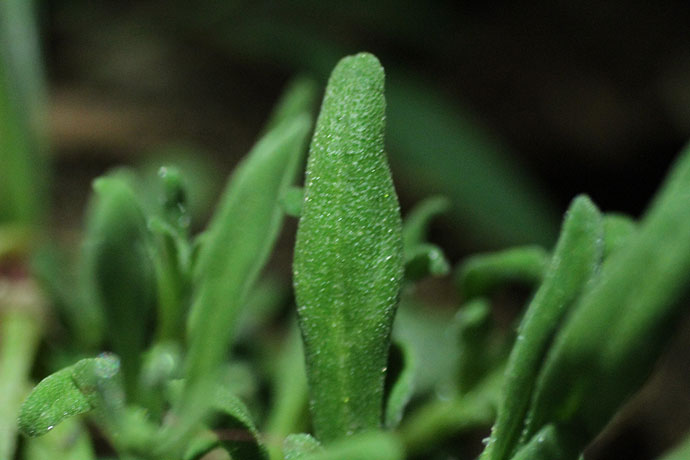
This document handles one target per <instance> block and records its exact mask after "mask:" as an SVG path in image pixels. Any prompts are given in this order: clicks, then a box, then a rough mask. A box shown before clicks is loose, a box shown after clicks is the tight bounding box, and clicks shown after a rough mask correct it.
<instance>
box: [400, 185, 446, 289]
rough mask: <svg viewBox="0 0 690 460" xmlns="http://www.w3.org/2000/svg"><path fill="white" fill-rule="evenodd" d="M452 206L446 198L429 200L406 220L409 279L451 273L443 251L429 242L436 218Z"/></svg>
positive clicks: (404, 227)
mask: <svg viewBox="0 0 690 460" xmlns="http://www.w3.org/2000/svg"><path fill="white" fill-rule="evenodd" d="M449 206H450V203H449V201H448V199H446V198H445V197H440V196H437V197H432V198H427V199H426V200H424V201H423V202H421V203H420V204H418V205H417V206H416V207H415V208H414V209H413V210H412V211H410V213H409V214H408V215H407V216H405V220H404V221H403V229H402V238H403V248H404V253H405V278H407V279H408V280H411V281H416V280H419V279H422V278H424V277H426V276H429V275H431V276H444V275H447V274H448V272H449V271H450V263H449V262H448V260H447V259H446V256H445V255H444V254H443V251H442V250H441V249H440V248H439V247H438V246H436V245H433V244H429V243H427V242H426V234H427V231H428V227H429V223H430V222H431V219H433V218H434V217H435V216H436V215H438V214H441V213H443V212H445V211H446V210H447V209H448V207H449Z"/></svg>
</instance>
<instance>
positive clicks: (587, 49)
mask: <svg viewBox="0 0 690 460" xmlns="http://www.w3.org/2000/svg"><path fill="white" fill-rule="evenodd" d="M37 13H38V24H39V31H40V44H41V48H42V54H43V63H44V64H43V65H44V72H45V75H46V76H47V82H46V86H47V100H48V106H49V109H48V120H49V123H48V126H49V135H48V144H49V147H48V148H47V149H46V150H47V151H48V152H49V153H48V155H49V157H50V161H51V166H52V169H53V176H52V179H51V181H50V184H51V185H50V192H49V196H50V203H51V205H50V210H51V211H50V215H51V217H50V220H51V225H52V226H54V228H55V229H56V236H57V238H59V239H61V240H63V241H65V242H67V243H69V242H76V241H78V239H79V231H80V228H81V223H82V217H83V213H84V209H85V205H86V202H87V197H88V193H89V190H90V183H91V180H92V179H93V178H94V177H96V176H97V175H99V174H102V173H103V172H105V171H106V170H108V169H109V168H111V167H113V166H115V165H120V164H130V165H138V166H141V165H151V167H155V165H156V164H158V162H160V161H171V160H170V159H171V158H176V159H177V160H175V161H179V162H181V163H183V166H184V164H189V165H190V167H191V168H192V169H194V170H195V171H196V172H195V173H194V174H196V175H197V177H201V178H202V180H200V183H199V187H198V196H197V197H196V198H195V197H192V199H193V200H194V199H197V200H198V201H199V202H200V204H199V206H198V208H199V209H201V210H206V212H207V211H208V210H209V209H210V206H211V205H212V203H213V202H214V200H215V197H216V196H217V194H218V192H219V190H220V187H221V186H222V184H223V181H224V180H225V178H226V177H227V174H228V173H229V172H230V171H231V170H232V168H233V166H234V165H235V164H236V163H237V162H238V161H239V159H240V158H241V157H242V155H244V154H245V153H246V152H247V151H248V150H249V148H250V147H251V145H252V143H253V142H254V140H255V139H256V138H257V136H258V135H259V133H260V131H261V129H262V127H263V124H264V122H265V121H266V119H267V117H268V116H269V113H270V111H271V109H272V107H273V104H274V103H275V101H276V100H277V99H278V97H279V95H280V94H281V91H282V90H283V89H284V87H285V85H286V84H287V83H288V82H289V81H290V80H291V79H292V78H294V77H295V76H298V75H306V76H308V77H311V78H313V79H315V80H316V81H317V82H319V85H321V86H323V84H324V83H325V80H326V78H327V76H328V73H329V72H330V69H331V68H332V67H333V66H334V64H335V63H336V62H337V60H338V59H339V58H341V57H342V56H344V55H347V54H352V53H354V52H357V51H370V52H372V53H374V54H376V55H377V56H378V57H379V59H380V60H381V62H382V64H383V66H384V67H385V69H386V73H387V81H386V84H387V99H388V112H387V116H388V127H387V136H388V137H387V141H386V142H387V149H388V153H389V159H390V162H391V167H392V169H393V177H394V180H395V182H396V186H397V188H398V190H399V194H400V197H401V203H402V207H403V213H404V212H405V211H407V210H409V209H410V207H411V206H412V205H413V204H414V203H416V202H417V201H419V200H420V199H421V198H423V197H426V196H429V195H432V194H442V195H445V196H447V197H449V198H450V199H451V201H452V202H453V207H452V209H451V211H450V212H449V213H448V214H447V215H446V216H445V217H444V218H442V219H440V220H439V221H438V222H437V223H436V224H435V226H434V228H433V229H432V240H433V241H434V242H436V243H438V244H439V245H440V246H441V247H443V248H444V249H445V250H446V251H447V254H448V256H449V258H450V260H451V261H452V262H453V263H457V262H458V261H459V260H461V259H462V258H463V257H465V256H466V255H468V254H470V253H474V252H477V251H483V250H489V249H496V248H504V247H507V246H510V245H516V244H524V243H539V244H543V245H545V246H546V247H550V246H551V245H552V244H553V242H554V241H555V237H556V234H557V231H558V227H559V224H560V219H561V217H562V212H563V211H564V210H565V209H566V207H567V205H568V203H569V201H570V200H571V199H572V198H573V196H574V195H575V194H577V193H582V192H584V193H587V194H589V195H590V196H591V197H592V199H593V200H594V202H595V203H597V204H598V205H599V206H600V207H601V209H602V210H604V211H620V212H624V213H628V214H630V215H632V216H635V217H637V216H639V215H640V214H641V213H642V212H643V210H644V207H645V204H646V203H647V201H648V200H649V198H650V197H651V195H652V194H653V192H654V190H655V189H656V187H657V186H658V184H659V183H660V181H661V179H662V178H663V176H664V174H665V171H666V170H667V168H668V167H669V165H670V163H671V162H672V160H673V158H674V157H675V156H676V154H677V153H678V152H679V151H680V150H681V148H682V147H683V145H684V144H685V142H686V141H687V140H688V139H689V138H690V28H688V23H690V8H688V5H687V2H680V1H678V2H674V1H669V0H666V1H657V2H642V1H632V2H587V1H585V2H563V1H560V2H546V1H514V2H501V1H495V2H491V1H489V2H482V1H474V2H456V1H451V0H447V1H441V0H436V1H421V0H397V1H393V0H382V1H366V0H353V1H350V2H336V1H323V0H295V1H284V2H281V1H262V0H258V1H232V0H227V1H218V0H215V1H214V0H197V1H195V2H188V1H181V0H139V1H133V0H130V1H127V0H118V1H113V0H110V1H106V0H51V1H47V0H44V1H39V2H37ZM161 159H164V160H161ZM196 217H197V222H195V225H196V226H197V228H199V227H201V226H203V223H204V222H205V219H206V218H207V214H204V212H203V211H202V212H200V213H198V215H197V216H196ZM293 224H294V223H293ZM291 232H294V225H293V226H292V227H290V228H288V229H287V231H286V235H285V236H284V237H283V239H282V240H281V246H280V248H279V249H278V252H277V256H276V258H275V260H274V262H273V269H274V270H276V271H277V272H278V273H281V275H280V276H284V277H285V279H288V278H289V269H288V267H289V263H290V259H291V250H292V241H293V234H292V233H291ZM430 283H432V284H431V285H430V286H427V287H426V289H427V291H429V292H433V293H434V295H435V296H437V297H439V298H437V299H435V300H437V301H438V302H439V303H442V304H443V303H445V304H454V303H456V302H457V298H456V297H455V293H454V292H453V289H452V287H451V283H450V281H449V280H441V281H432V282H430ZM434 283H435V284H434ZM422 290H424V286H422ZM686 326H688V324H686ZM682 329H683V330H685V331H688V330H690V327H683V328H682ZM689 346H690V334H688V333H687V332H686V333H684V334H680V335H679V337H677V338H675V339H674V342H673V345H672V346H671V350H670V352H669V353H668V354H667V355H666V356H665V358H664V359H663V360H662V364H661V365H660V366H659V369H658V372H657V373H656V374H655V376H654V378H653V379H652V381H651V383H650V384H649V385H648V386H647V387H646V389H645V391H644V392H643V393H642V395H641V396H639V397H637V398H636V399H635V400H634V401H632V402H631V403H630V404H629V405H628V406H627V408H626V410H625V411H624V413H623V414H622V416H621V417H619V418H618V419H617V420H616V421H615V422H614V423H613V424H612V426H611V427H610V429H609V430H608V431H607V432H606V433H605V434H604V435H603V436H602V437H601V438H600V439H599V440H598V441H597V442H596V443H595V445H594V446H592V448H591V449H590V451H589V452H588V455H587V459H591V460H595V459H618V458H626V459H649V458H653V457H654V456H656V455H657V454H659V453H660V452H661V451H662V450H663V449H665V448H667V447H669V446H670V445H671V444H672V443H673V442H674V441H676V440H678V439H680V437H681V436H682V435H683V434H684V433H685V432H686V431H687V430H688V429H690V384H689V383H688V381H689V380H690V379H688V375H689V374H690V372H689V371H690V357H688V355H687V353H686V350H687V349H688V347H689Z"/></svg>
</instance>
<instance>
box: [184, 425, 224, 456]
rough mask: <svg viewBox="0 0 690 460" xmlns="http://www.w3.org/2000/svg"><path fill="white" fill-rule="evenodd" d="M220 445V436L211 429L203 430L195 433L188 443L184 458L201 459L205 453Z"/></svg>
mask: <svg viewBox="0 0 690 460" xmlns="http://www.w3.org/2000/svg"><path fill="white" fill-rule="evenodd" d="M219 445H220V441H219V440H218V436H217V435H216V434H215V433H214V432H213V431H211V430H203V431H201V432H200V433H198V434H197V435H195V436H194V437H193V438H192V439H191V440H190V441H189V444H188V445H187V450H185V453H184V455H183V456H182V458H183V460H201V459H202V458H203V457H204V455H206V454H208V453H209V452H211V451H212V450H214V449H216V448H217V447H218V446H219Z"/></svg>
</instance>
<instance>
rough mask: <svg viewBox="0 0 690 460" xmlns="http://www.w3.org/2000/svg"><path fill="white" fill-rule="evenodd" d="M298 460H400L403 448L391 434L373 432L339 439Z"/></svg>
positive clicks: (402, 455)
mask: <svg viewBox="0 0 690 460" xmlns="http://www.w3.org/2000/svg"><path fill="white" fill-rule="evenodd" d="M296 458H298V459H299V460H372V459H376V460H402V459H403V458H405V455H404V452H403V446H402V443H401V442H400V440H399V439H398V438H397V436H396V435H395V434H393V433H388V432H382V431H373V432H367V433H360V434H357V435H355V436H352V437H349V438H348V439H341V440H339V441H336V442H334V443H332V444H330V445H328V446H326V448H325V449H323V450H322V451H317V452H314V453H311V454H306V455H303V456H302V455H300V456H298V457H296Z"/></svg>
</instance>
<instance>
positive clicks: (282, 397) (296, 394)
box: [266, 323, 318, 460]
mask: <svg viewBox="0 0 690 460" xmlns="http://www.w3.org/2000/svg"><path fill="white" fill-rule="evenodd" d="M276 359H277V363H276V364H275V369H273V372H272V373H271V381H272V394H271V409H270V413H269V415H268V420H267V421H266V439H267V443H268V451H269V454H270V458H271V460H282V458H283V455H285V458H291V457H289V452H288V450H286V447H285V446H288V445H292V444H290V443H289V442H288V438H290V436H288V435H289V434H290V433H292V432H294V431H298V430H300V429H302V428H303V427H302V426H301V425H302V424H304V418H305V417H304V414H305V413H306V409H307V400H308V388H307V376H306V371H305V369H304V350H303V347H302V340H301V337H300V332H299V329H298V328H297V324H296V323H295V324H294V325H293V327H292V328H290V329H289V333H288V336H287V338H286V339H285V343H284V344H282V346H281V350H280V352H279V354H278V355H277V358H276ZM305 436H308V435H305ZM312 439H313V438H312ZM296 440H297V439H296V438H295V439H292V441H296ZM292 441H291V442H292ZM314 442H316V440H314ZM317 444H318V443H317ZM281 446H283V451H282V452H281ZM294 458H297V457H294Z"/></svg>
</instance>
